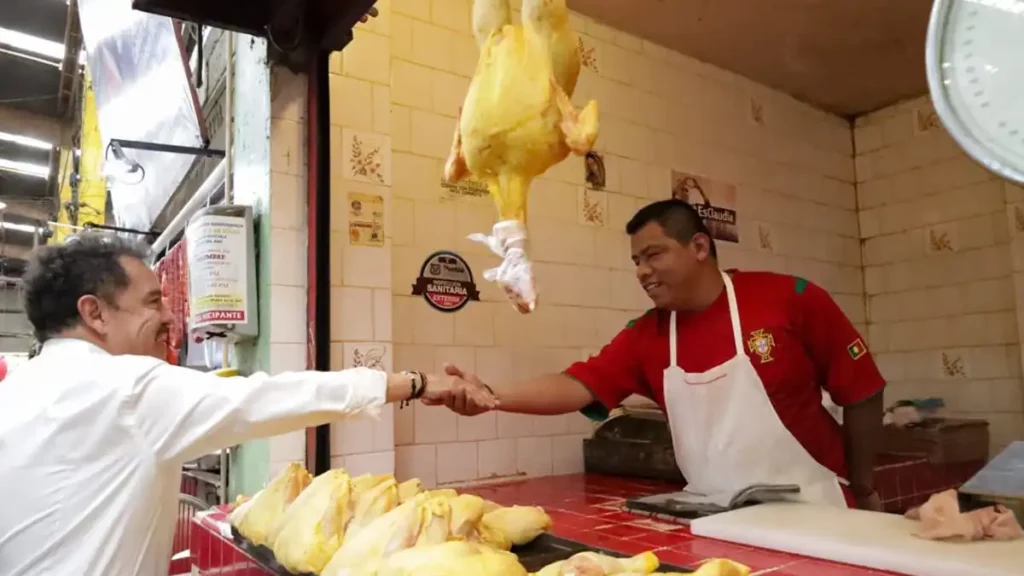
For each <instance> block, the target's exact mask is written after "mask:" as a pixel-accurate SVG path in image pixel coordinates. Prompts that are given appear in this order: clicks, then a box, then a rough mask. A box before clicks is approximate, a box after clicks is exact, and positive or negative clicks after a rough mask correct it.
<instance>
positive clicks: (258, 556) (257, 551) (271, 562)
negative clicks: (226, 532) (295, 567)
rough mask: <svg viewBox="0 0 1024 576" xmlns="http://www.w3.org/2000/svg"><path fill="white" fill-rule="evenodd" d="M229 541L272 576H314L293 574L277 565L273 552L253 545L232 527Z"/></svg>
mask: <svg viewBox="0 0 1024 576" xmlns="http://www.w3.org/2000/svg"><path fill="white" fill-rule="evenodd" d="M231 539H232V540H234V541H235V545H236V546H238V548H239V549H241V550H242V552H245V553H246V554H248V555H249V556H250V557H251V558H252V559H253V560H255V561H256V563H257V564H259V565H260V567H261V568H263V569H264V570H266V571H267V572H270V573H271V574H273V575H274V576H316V574H311V573H309V572H306V573H303V574H294V573H293V572H291V571H289V570H288V569H287V568H285V567H284V566H281V565H280V564H278V562H277V559H276V558H274V551H273V550H271V549H270V548H267V547H266V546H262V545H260V544H253V543H252V542H250V541H249V540H247V539H246V538H245V537H244V536H242V535H241V534H240V533H239V532H238V529H237V528H235V527H234V526H232V527H231Z"/></svg>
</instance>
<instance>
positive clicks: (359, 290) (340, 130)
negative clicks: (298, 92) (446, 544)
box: [330, 0, 434, 481]
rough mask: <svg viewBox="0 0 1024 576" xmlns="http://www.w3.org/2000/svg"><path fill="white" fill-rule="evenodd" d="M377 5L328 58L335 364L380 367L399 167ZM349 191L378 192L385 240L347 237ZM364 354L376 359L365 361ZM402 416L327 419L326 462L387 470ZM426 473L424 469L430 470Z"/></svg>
mask: <svg viewBox="0 0 1024 576" xmlns="http://www.w3.org/2000/svg"><path fill="white" fill-rule="evenodd" d="M376 6H377V10H378V11H379V12H380V15H379V16H378V17H377V18H375V19H373V20H372V21H371V22H369V23H367V24H361V25H359V26H358V27H357V29H356V31H355V39H354V41H353V42H352V43H351V44H350V45H349V46H348V47H347V48H346V49H345V50H344V52H342V53H335V54H334V55H333V57H332V60H331V75H330V93H331V107H330V108H331V125H332V138H331V150H332V153H331V163H332V166H331V196H332V203H331V209H332V213H331V230H332V233H333V234H332V242H331V271H330V273H331V342H332V354H331V364H332V368H334V369H342V368H352V367H355V366H358V365H367V362H376V364H374V366H376V367H379V368H381V369H384V370H392V369H393V366H394V365H395V362H394V353H395V351H394V350H393V348H392V345H391V342H392V338H393V330H392V324H393V316H392V299H391V286H392V278H391V270H392V267H391V253H392V248H391V246H392V230H393V229H394V223H393V222H394V220H393V219H394V208H393V206H392V199H391V187H392V184H393V182H392V180H393V179H394V177H395V176H397V173H398V167H393V166H392V164H393V160H392V143H391V124H392V121H391V109H390V108H391V75H392V71H391V56H390V45H391V41H390V36H391V7H390V2H388V1H386V0H384V1H378V2H377V5H376ZM357 157H358V158H357ZM360 167H369V169H368V170H360ZM350 193H360V194H371V195H378V196H380V197H381V198H382V199H383V202H384V228H385V245H384V247H366V246H358V245H354V244H352V243H351V241H350V239H349V221H348V219H349V216H348V215H349V201H348V197H349V194H350ZM368 352H369V354H368ZM378 352H380V355H381V357H380V358H377V355H378V354H377V353H378ZM371 357H372V358H377V359H376V360H369V358H371ZM406 410H411V408H406ZM401 422H403V420H402V419H401V418H400V417H399V418H396V412H395V408H394V407H393V406H387V407H385V408H384V410H383V411H382V412H381V414H380V416H379V418H371V417H367V416H363V417H355V418H349V419H346V420H343V421H341V422H336V423H334V424H332V426H331V454H332V460H331V463H332V466H333V467H344V468H347V469H349V471H350V472H351V473H353V474H360V473H364V472H373V473H377V474H382V473H391V472H394V471H395V466H396V457H399V456H401V453H400V452H399V453H397V454H396V450H395V443H396V442H395V440H396V438H397V437H401V436H402V434H403V433H404V432H403V430H402V429H401V426H400V423H401ZM432 463H433V459H432V460H431V465H433V464H432ZM433 476H434V473H433V472H431V473H430V475H429V477H430V478H433ZM424 480H425V481H426V480H427V478H424ZM431 481H433V480H431Z"/></svg>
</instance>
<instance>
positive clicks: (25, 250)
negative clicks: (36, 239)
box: [0, 234, 32, 260]
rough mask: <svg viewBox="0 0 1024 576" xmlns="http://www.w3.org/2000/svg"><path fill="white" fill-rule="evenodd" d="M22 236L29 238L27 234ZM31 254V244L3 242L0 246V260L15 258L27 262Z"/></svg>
mask: <svg viewBox="0 0 1024 576" xmlns="http://www.w3.org/2000/svg"><path fill="white" fill-rule="evenodd" d="M24 236H26V237H30V236H29V235H28V234H24ZM31 253H32V245H31V244H28V245H25V244H14V243H11V242H5V243H4V244H3V245H2V246H0V258H17V259H18V260H27V259H28V256H29V254H31Z"/></svg>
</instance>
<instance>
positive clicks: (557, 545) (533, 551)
mask: <svg viewBox="0 0 1024 576" xmlns="http://www.w3.org/2000/svg"><path fill="white" fill-rule="evenodd" d="M231 537H232V539H233V540H234V541H235V544H236V545H237V546H238V547H239V548H240V549H241V550H242V551H243V552H245V553H246V554H248V555H249V556H251V557H252V559H253V560H255V561H256V563H257V564H259V565H260V567H261V568H263V569H264V570H266V571H268V572H270V573H271V574H273V575H274V576H315V575H314V574H309V573H305V574H293V573H292V572H289V571H288V569H287V568H285V567H284V566H281V565H280V564H278V562H277V560H276V559H275V558H274V552H273V551H272V550H271V549H270V548H267V547H266V546H260V545H257V544H253V543H252V542H250V541H248V540H246V539H245V538H244V537H243V536H242V535H241V534H239V533H238V530H237V529H236V528H235V527H234V526H232V527H231ZM580 552H598V553H600V554H605V555H607V556H612V557H615V558H625V557H626V556H627V554H622V553H620V552H615V551H614V550H606V549H604V548H598V547H596V546H588V545H586V544H582V543H580V542H576V541H573V540H567V539H565V538H559V537H558V536H552V535H551V534H541V535H540V536H539V537H538V538H537V539H535V540H534V541H533V542H530V543H529V544H527V545H525V546H516V547H514V548H512V553H513V554H515V555H516V556H518V557H519V563H520V564H522V565H523V567H524V568H526V570H527V572H530V573H534V572H538V571H540V569H541V568H543V567H545V566H547V565H548V564H551V563H553V562H558V561H559V560H566V559H568V558H570V557H572V556H574V555H576V554H578V553H580ZM658 572H681V573H686V574H689V573H692V572H693V570H690V569H689V568H682V567H679V566H673V565H671V564H662V565H661V566H660V567H659V568H658Z"/></svg>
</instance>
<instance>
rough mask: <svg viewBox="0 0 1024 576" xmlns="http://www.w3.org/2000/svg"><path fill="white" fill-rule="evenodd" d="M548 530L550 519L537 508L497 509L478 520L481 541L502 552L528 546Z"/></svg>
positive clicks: (511, 507)
mask: <svg viewBox="0 0 1024 576" xmlns="http://www.w3.org/2000/svg"><path fill="white" fill-rule="evenodd" d="M550 528H551V517H550V516H548V514H547V512H545V511H544V509H543V508H541V507H539V506H510V507H507V508H506V507H498V508H495V509H494V510H491V511H490V512H487V513H485V514H484V517H483V518H482V519H481V520H480V535H481V539H482V541H483V542H484V543H485V544H490V545H491V546H494V547H495V548H500V549H503V550H508V549H509V548H511V547H512V546H522V545H524V544H529V543H530V542H533V541H534V540H535V539H537V537H538V536H540V535H541V534H543V533H545V532H547V531H548V530H549V529H550Z"/></svg>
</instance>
